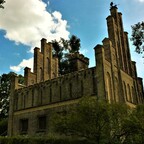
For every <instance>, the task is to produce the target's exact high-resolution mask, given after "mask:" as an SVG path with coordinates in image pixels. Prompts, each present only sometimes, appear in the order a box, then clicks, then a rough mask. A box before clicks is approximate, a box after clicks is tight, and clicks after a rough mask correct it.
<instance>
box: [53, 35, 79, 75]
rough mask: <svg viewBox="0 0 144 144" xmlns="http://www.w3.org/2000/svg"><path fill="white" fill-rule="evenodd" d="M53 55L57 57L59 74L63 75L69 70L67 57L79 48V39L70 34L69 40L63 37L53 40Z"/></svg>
mask: <svg viewBox="0 0 144 144" xmlns="http://www.w3.org/2000/svg"><path fill="white" fill-rule="evenodd" d="M52 45H53V56H56V57H57V58H58V64H59V74H60V75H63V74H66V73H69V72H70V71H71V66H70V62H69V57H70V54H71V53H75V52H78V51H79V49H80V39H79V38H77V36H75V35H72V36H71V37H70V39H69V40H65V39H63V38H61V39H60V41H57V40H53V41H52Z"/></svg>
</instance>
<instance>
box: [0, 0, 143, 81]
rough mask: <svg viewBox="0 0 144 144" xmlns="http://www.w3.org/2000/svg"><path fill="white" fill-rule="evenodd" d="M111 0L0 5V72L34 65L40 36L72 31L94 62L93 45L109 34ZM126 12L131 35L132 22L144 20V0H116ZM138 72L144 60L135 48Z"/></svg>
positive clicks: (21, 0) (38, 0)
mask: <svg viewBox="0 0 144 144" xmlns="http://www.w3.org/2000/svg"><path fill="white" fill-rule="evenodd" d="M110 2H111V0H29V1H24V0H13V1H12V0H6V3H5V4H4V7H5V9H0V74H3V73H8V72H10V71H14V72H16V73H18V74H23V69H24V67H26V66H28V67H30V68H32V65H33V48H34V47H40V40H41V39H42V38H46V39H47V40H48V41H51V40H54V39H57V40H59V39H60V37H63V38H65V39H68V38H69V37H70V36H71V35H72V34H74V35H76V36H77V37H79V38H80V39H81V53H83V54H85V55H86V56H87V57H88V58H90V67H92V66H95V57H94V50H93V48H94V47H95V46H96V45H97V44H101V43H102V42H101V41H102V40H103V39H104V38H105V37H108V34H107V25H106V17H107V16H108V15H109V14H110V12H109V9H110ZM113 2H114V3H115V4H117V6H118V11H119V12H121V13H122V14H123V15H122V16H123V24H124V29H125V31H127V32H128V33H129V38H130V35H131V25H133V24H135V23H137V22H140V21H143V20H144V15H143V14H144V8H143V7H144V0H113ZM130 48H131V58H132V60H134V61H136V62H137V69H138V76H141V77H143V78H144V73H143V65H144V60H143V59H142V56H141V55H138V54H136V53H135V52H134V46H132V45H131V42H130Z"/></svg>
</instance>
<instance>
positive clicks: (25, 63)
mask: <svg viewBox="0 0 144 144" xmlns="http://www.w3.org/2000/svg"><path fill="white" fill-rule="evenodd" d="M24 67H29V68H31V69H32V70H33V58H30V59H28V60H26V59H23V61H22V62H21V63H20V64H19V65H17V66H10V69H11V70H13V71H15V72H20V71H21V69H23V68H24Z"/></svg>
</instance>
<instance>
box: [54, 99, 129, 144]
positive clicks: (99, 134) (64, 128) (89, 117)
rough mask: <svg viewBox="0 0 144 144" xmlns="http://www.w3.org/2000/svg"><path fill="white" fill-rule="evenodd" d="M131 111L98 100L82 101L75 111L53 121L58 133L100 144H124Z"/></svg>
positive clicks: (73, 109)
mask: <svg viewBox="0 0 144 144" xmlns="http://www.w3.org/2000/svg"><path fill="white" fill-rule="evenodd" d="M127 117H128V108H127V106H125V105H121V104H109V103H107V102H105V101H98V100H97V99H96V98H94V97H93V98H91V97H88V98H82V100H80V102H79V103H78V104H77V105H76V106H75V107H73V108H72V109H70V110H68V111H65V112H61V113H59V114H56V115H55V116H54V118H53V122H54V129H55V132H58V133H59V134H65V135H66V136H69V135H70V136H77V137H79V138H85V139H86V140H89V141H91V142H95V143H97V144H101V143H102V144H103V143H113V144H114V143H121V142H123V138H125V131H124V129H123V126H124V124H125V122H126V119H127Z"/></svg>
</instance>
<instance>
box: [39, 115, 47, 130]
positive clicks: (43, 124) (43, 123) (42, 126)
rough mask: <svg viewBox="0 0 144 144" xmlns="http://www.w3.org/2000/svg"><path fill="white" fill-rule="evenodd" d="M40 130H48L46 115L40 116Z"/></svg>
mask: <svg viewBox="0 0 144 144" xmlns="http://www.w3.org/2000/svg"><path fill="white" fill-rule="evenodd" d="M38 130H39V131H45V130H46V116H40V117H38Z"/></svg>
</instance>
